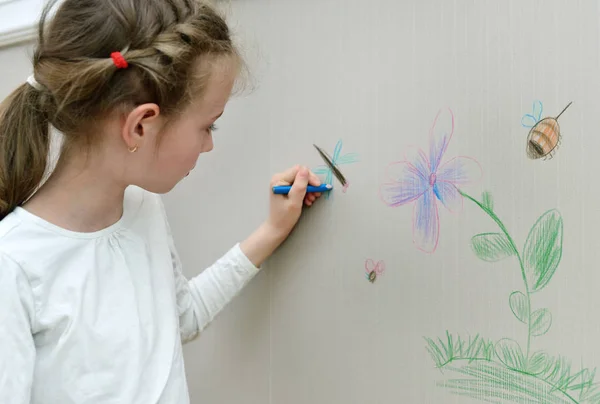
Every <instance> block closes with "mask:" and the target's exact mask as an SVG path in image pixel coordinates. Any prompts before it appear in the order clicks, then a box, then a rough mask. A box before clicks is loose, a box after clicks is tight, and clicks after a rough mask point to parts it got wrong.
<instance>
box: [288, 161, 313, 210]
mask: <svg viewBox="0 0 600 404" xmlns="http://www.w3.org/2000/svg"><path fill="white" fill-rule="evenodd" d="M308 178H309V172H308V168H306V167H302V168H300V170H299V171H297V174H296V178H295V179H293V184H292V189H290V193H289V197H290V199H292V200H294V201H297V202H298V203H299V204H302V200H303V199H304V196H305V195H306V187H307V186H308Z"/></svg>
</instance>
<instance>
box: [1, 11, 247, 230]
mask: <svg viewBox="0 0 600 404" xmlns="http://www.w3.org/2000/svg"><path fill="white" fill-rule="evenodd" d="M56 2H57V0H54V1H52V2H50V3H49V4H48V5H47V6H46V7H45V9H44V12H43V14H42V17H41V19H40V22H39V27H38V43H37V46H36V49H35V52H34V56H33V68H34V77H35V79H36V80H37V82H38V83H39V84H40V86H39V88H38V89H36V88H34V85H31V84H29V83H24V84H22V85H21V86H20V87H18V88H17V89H16V90H15V91H14V92H13V93H12V94H11V95H9V96H8V97H7V98H6V99H5V100H4V101H3V102H2V104H0V219H2V218H4V217H5V216H6V215H7V214H8V213H10V212H11V211H12V210H13V209H14V208H15V207H16V206H19V205H21V204H22V203H23V202H25V201H26V200H27V199H28V198H29V197H30V196H31V195H32V194H33V193H34V192H35V190H36V189H37V187H38V186H39V185H40V183H41V181H42V180H43V177H44V174H45V172H46V168H47V165H48V154H49V148H50V129H49V128H50V127H55V128H56V129H57V130H58V131H60V132H61V133H62V134H63V136H64V144H63V151H64V150H66V149H68V148H69V147H71V146H73V145H76V144H77V145H87V146H89V145H91V144H93V143H94V142H95V141H96V140H98V139H96V138H95V137H94V132H95V131H93V130H89V128H90V127H93V125H94V124H95V123H96V122H98V120H99V119H101V118H102V117H103V116H106V115H107V114H108V113H110V112H111V111H113V110H114V109H115V108H119V107H125V108H127V107H134V106H136V105H140V104H143V103H148V102H153V103H156V104H157V105H159V107H160V108H161V114H164V115H166V116H171V115H173V114H174V113H175V111H177V110H179V109H180V108H181V107H182V106H183V105H184V104H185V103H187V102H189V101H190V99H191V97H192V96H193V95H198V93H199V92H202V91H203V90H204V88H205V86H206V81H207V76H208V75H207V74H204V75H194V74H193V67H194V66H195V62H197V61H198V60H199V59H200V60H202V59H203V58H214V57H215V56H232V57H234V58H236V59H237V60H238V61H240V62H241V58H240V55H239V53H238V52H237V50H236V49H235V46H234V45H233V42H232V40H231V34H230V30H229V28H228V26H227V24H226V22H225V20H224V19H223V17H222V16H220V15H219V14H218V13H217V12H216V10H215V9H213V8H212V7H211V6H209V5H208V4H205V3H202V2H199V1H198V0H65V1H64V2H62V4H61V5H60V6H59V7H58V9H57V10H55V13H54V15H53V16H52V18H48V16H49V14H50V13H51V12H52V10H53V8H54V6H55V4H56ZM47 20H48V21H47ZM115 51H120V52H121V54H122V56H123V57H124V59H125V60H126V61H127V63H128V65H129V67H128V68H126V69H119V68H117V66H116V64H115V63H114V61H113V59H112V58H111V54H112V53H113V52H115ZM35 87H38V86H37V85H35Z"/></svg>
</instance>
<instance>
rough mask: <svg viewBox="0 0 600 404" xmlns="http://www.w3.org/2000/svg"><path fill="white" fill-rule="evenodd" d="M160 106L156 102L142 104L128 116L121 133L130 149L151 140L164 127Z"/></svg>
mask: <svg viewBox="0 0 600 404" xmlns="http://www.w3.org/2000/svg"><path fill="white" fill-rule="evenodd" d="M161 121H162V119H160V107H159V106H158V105H156V104H142V105H140V106H138V107H136V108H135V109H133V110H132V111H131V112H130V113H129V114H128V115H127V116H126V117H125V123H124V125H123V128H122V133H121V135H122V136H123V141H124V142H125V145H126V146H127V148H129V149H134V148H136V147H137V148H140V147H142V146H143V144H144V143H146V142H149V141H150V139H152V138H153V137H154V136H156V135H157V134H158V133H159V132H160V130H161V129H162V122H161Z"/></svg>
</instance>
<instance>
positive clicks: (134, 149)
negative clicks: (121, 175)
mask: <svg viewBox="0 0 600 404" xmlns="http://www.w3.org/2000/svg"><path fill="white" fill-rule="evenodd" d="M137 149H138V147H137V145H136V146H134V147H130V148H129V152H130V153H135V152H136V151H137Z"/></svg>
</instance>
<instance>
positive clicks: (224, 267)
mask: <svg viewBox="0 0 600 404" xmlns="http://www.w3.org/2000/svg"><path fill="white" fill-rule="evenodd" d="M159 198H160V196H159ZM160 205H161V209H162V214H163V217H164V220H165V226H166V229H167V237H168V240H169V250H170V252H171V260H172V263H173V271H174V276H175V288H176V293H177V309H178V313H179V330H180V333H181V339H182V341H183V343H186V342H190V341H191V340H193V339H195V338H196V337H197V336H198V335H199V333H200V332H201V331H202V330H204V328H205V327H206V326H207V325H208V324H209V323H210V322H211V321H212V320H213V319H214V318H215V317H216V315H217V314H219V312H221V310H223V308H224V307H225V306H226V305H227V304H228V303H229V302H230V301H231V300H233V298H234V297H235V296H237V294H238V293H239V292H240V291H241V290H242V289H243V288H244V286H246V285H247V284H248V282H250V280H252V278H253V277H254V276H255V275H256V274H257V273H258V272H259V268H257V267H256V266H255V265H254V264H253V263H252V262H251V261H250V260H249V259H248V257H247V256H246V255H245V254H244V252H243V251H242V250H241V248H240V245H239V243H238V244H235V245H234V246H233V247H232V248H231V249H230V250H229V251H228V252H227V253H226V254H225V255H223V256H222V257H221V258H219V259H218V260H217V261H216V262H215V263H214V264H213V265H211V266H210V267H208V268H207V269H205V270H204V271H203V272H202V273H200V274H199V275H197V276H195V277H193V278H191V279H189V280H188V279H187V278H186V277H185V275H184V274H183V268H182V265H181V260H180V258H179V254H178V253H177V249H176V248H175V242H174V240H173V235H172V232H171V227H170V225H169V221H168V218H167V215H166V212H165V208H164V205H163V203H162V199H161V201H160Z"/></svg>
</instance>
